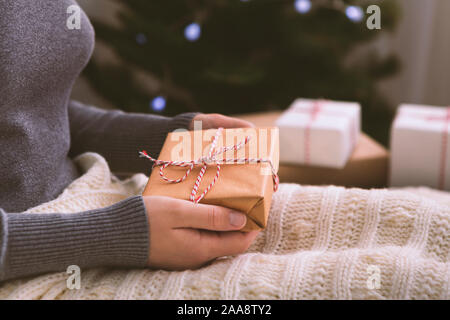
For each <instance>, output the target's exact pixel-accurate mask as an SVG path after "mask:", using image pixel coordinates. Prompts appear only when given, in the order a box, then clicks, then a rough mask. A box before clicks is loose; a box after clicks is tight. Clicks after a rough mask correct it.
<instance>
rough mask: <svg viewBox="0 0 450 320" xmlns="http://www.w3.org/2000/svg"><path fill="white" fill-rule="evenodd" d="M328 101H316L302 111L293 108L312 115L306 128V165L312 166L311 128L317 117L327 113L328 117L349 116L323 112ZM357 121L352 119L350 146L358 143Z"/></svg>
mask: <svg viewBox="0 0 450 320" xmlns="http://www.w3.org/2000/svg"><path fill="white" fill-rule="evenodd" d="M327 102H328V100H315V101H314V102H313V103H312V104H311V108H309V109H300V108H295V107H294V108H293V110H292V111H293V112H295V113H306V114H309V115H310V118H309V121H308V123H307V124H306V127H305V151H304V154H305V160H304V162H305V164H307V165H308V164H310V161H311V127H312V125H313V123H314V121H315V120H316V118H317V116H318V115H319V114H320V113H326V114H327V115H332V116H336V117H348V116H349V115H348V114H346V113H342V112H339V111H330V110H327V111H325V110H323V105H324V104H325V103H327ZM356 130H357V128H356V121H355V120H354V119H353V118H351V123H350V131H351V132H350V144H351V145H355V143H356Z"/></svg>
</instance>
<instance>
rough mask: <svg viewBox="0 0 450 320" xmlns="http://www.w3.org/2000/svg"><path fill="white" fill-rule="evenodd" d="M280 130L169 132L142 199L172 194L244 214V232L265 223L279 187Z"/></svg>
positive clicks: (142, 153) (143, 154)
mask: <svg viewBox="0 0 450 320" xmlns="http://www.w3.org/2000/svg"><path fill="white" fill-rule="evenodd" d="M278 139H279V135H278V128H275V127H269V128H257V129H256V128H242V129H222V128H219V129H210V130H196V131H175V132H171V133H169V134H168V136H167V138H166V141H165V142H164V146H163V148H162V150H161V153H160V155H159V158H158V159H154V158H152V157H151V155H148V154H147V153H146V152H145V151H143V152H141V156H143V157H146V158H148V159H150V160H151V161H152V162H154V166H156V167H159V170H158V169H157V168H154V170H153V171H152V173H151V175H150V178H149V181H148V183H147V186H146V187H145V190H144V193H143V195H153V196H169V197H175V198H179V199H184V200H189V201H193V202H194V203H199V202H201V203H204V204H214V205H219V206H223V207H228V208H231V209H235V210H237V211H241V212H244V213H245V214H246V215H247V224H246V225H245V226H244V228H242V229H241V230H242V231H250V230H260V229H262V228H265V227H266V225H267V219H268V215H269V209H270V204H271V200H272V193H273V192H274V191H276V189H277V187H278V176H277V171H278V161H279V142H278Z"/></svg>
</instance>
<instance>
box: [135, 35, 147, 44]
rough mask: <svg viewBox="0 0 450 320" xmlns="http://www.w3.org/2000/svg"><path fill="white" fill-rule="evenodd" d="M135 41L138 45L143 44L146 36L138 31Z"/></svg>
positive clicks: (145, 41)
mask: <svg viewBox="0 0 450 320" xmlns="http://www.w3.org/2000/svg"><path fill="white" fill-rule="evenodd" d="M136 42H137V43H138V44H140V45H144V44H146V43H147V36H146V35H145V34H143V33H138V34H137V35H136Z"/></svg>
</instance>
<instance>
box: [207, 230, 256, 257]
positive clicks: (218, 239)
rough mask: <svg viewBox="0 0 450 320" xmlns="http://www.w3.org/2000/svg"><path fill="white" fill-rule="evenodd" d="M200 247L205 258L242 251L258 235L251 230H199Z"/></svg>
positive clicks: (235, 253)
mask: <svg viewBox="0 0 450 320" xmlns="http://www.w3.org/2000/svg"><path fill="white" fill-rule="evenodd" d="M199 232H200V247H202V248H204V250H205V252H203V255H204V256H205V259H206V260H212V259H215V258H218V257H223V256H232V255H237V254H241V253H244V252H245V251H246V250H247V249H248V247H249V246H250V245H251V243H252V242H253V240H254V239H255V238H256V236H257V235H258V233H259V231H251V232H240V231H231V232H212V231H203V230H200V231H199Z"/></svg>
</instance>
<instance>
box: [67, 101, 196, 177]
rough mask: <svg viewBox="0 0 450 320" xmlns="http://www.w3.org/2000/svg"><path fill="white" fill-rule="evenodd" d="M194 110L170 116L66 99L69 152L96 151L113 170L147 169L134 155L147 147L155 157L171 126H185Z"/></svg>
mask: <svg viewBox="0 0 450 320" xmlns="http://www.w3.org/2000/svg"><path fill="white" fill-rule="evenodd" d="M196 114H197V113H182V114H180V115H177V116H176V117H173V118H168V117H163V116H157V115H148V114H141V113H126V112H123V111H120V110H108V111H107V110H102V109H99V108H95V107H92V106H86V105H83V104H81V103H79V102H77V101H73V100H72V101H70V103H69V121H70V131H71V150H70V156H71V157H73V156H76V155H78V154H81V153H83V152H86V151H93V152H97V153H100V154H101V155H102V156H103V157H105V159H106V160H107V161H108V164H109V165H110V168H111V170H112V171H113V172H116V173H135V172H144V173H147V174H148V173H149V169H150V167H149V165H148V162H147V161H143V160H142V158H139V157H138V151H139V150H147V151H148V152H149V153H150V154H151V155H152V156H154V157H157V156H158V155H159V152H160V151H161V148H162V146H163V144H164V140H165V138H166V136H167V134H168V133H169V132H171V131H173V130H175V129H178V128H184V129H187V128H188V127H189V124H190V123H191V120H192V118H193V117H194V116H195V115H196Z"/></svg>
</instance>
